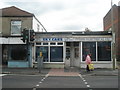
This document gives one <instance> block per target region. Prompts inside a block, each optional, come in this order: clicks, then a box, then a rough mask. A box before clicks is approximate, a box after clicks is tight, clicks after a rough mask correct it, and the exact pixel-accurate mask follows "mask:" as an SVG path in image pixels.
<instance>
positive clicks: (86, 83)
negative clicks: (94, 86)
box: [79, 74, 90, 88]
mask: <svg viewBox="0 0 120 90" xmlns="http://www.w3.org/2000/svg"><path fill="white" fill-rule="evenodd" d="M79 77H80V78H81V79H82V80H83V81H84V82H85V85H86V86H87V87H88V88H89V87H90V85H89V84H88V82H87V81H86V80H85V79H84V78H83V77H82V75H81V74H79Z"/></svg>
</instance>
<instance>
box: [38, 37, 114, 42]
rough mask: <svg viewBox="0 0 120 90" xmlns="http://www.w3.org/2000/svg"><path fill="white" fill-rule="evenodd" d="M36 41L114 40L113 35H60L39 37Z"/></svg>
mask: <svg viewBox="0 0 120 90" xmlns="http://www.w3.org/2000/svg"><path fill="white" fill-rule="evenodd" d="M36 41H112V38H111V37H71V38H68V37H67V38H66V37H65V38H62V37H61V38H59V37H52V38H50V37H49V38H39V39H36Z"/></svg>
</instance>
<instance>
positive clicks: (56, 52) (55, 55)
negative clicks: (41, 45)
mask: <svg viewBox="0 0 120 90" xmlns="http://www.w3.org/2000/svg"><path fill="white" fill-rule="evenodd" d="M50 61H51V62H63V47H50Z"/></svg>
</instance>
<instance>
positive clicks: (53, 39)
mask: <svg viewBox="0 0 120 90" xmlns="http://www.w3.org/2000/svg"><path fill="white" fill-rule="evenodd" d="M43 41H63V39H62V38H43Z"/></svg>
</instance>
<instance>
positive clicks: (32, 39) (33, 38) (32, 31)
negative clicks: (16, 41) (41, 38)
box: [30, 30, 35, 41]
mask: <svg viewBox="0 0 120 90" xmlns="http://www.w3.org/2000/svg"><path fill="white" fill-rule="evenodd" d="M34 40H35V32H34V30H30V41H34Z"/></svg>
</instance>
